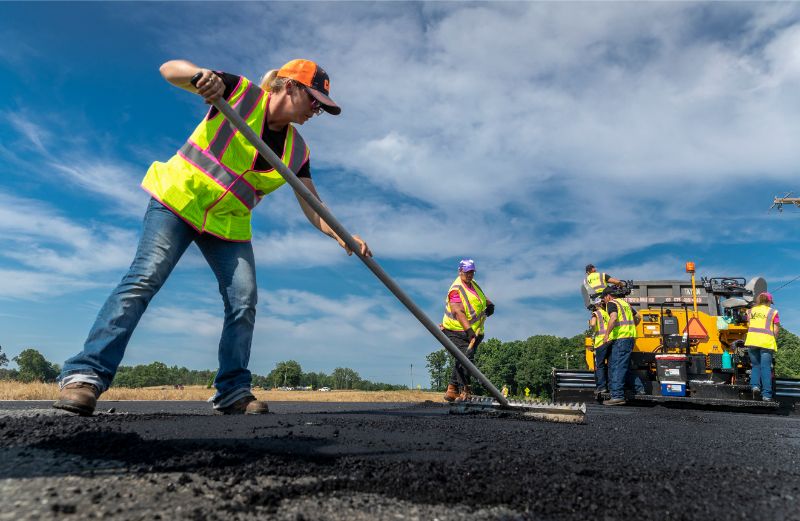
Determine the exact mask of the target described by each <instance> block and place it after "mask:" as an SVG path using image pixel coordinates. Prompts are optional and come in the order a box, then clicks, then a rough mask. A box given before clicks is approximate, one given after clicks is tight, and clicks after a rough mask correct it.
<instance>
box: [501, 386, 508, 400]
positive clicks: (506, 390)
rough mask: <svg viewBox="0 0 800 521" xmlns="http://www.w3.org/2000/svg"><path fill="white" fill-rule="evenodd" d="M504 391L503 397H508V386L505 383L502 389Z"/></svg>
mask: <svg viewBox="0 0 800 521" xmlns="http://www.w3.org/2000/svg"><path fill="white" fill-rule="evenodd" d="M500 392H501V393H503V398H508V386H507V385H504V386H503V388H502V389H501V390H500Z"/></svg>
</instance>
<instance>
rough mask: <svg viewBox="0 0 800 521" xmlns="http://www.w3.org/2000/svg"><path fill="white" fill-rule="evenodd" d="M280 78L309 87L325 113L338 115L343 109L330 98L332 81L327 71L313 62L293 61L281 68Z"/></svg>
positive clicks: (309, 90) (309, 91) (310, 92)
mask: <svg viewBox="0 0 800 521" xmlns="http://www.w3.org/2000/svg"><path fill="white" fill-rule="evenodd" d="M278 78H291V79H293V80H295V81H297V82H299V83H302V84H303V85H305V86H306V87H308V93H309V94H311V95H312V96H314V98H316V100H317V101H319V104H320V105H321V106H322V108H323V109H324V110H325V112H327V113H329V114H333V115H337V114H339V113H340V112H342V109H341V108H340V107H339V105H337V104H336V103H335V102H334V101H333V100H332V99H331V98H330V97H329V95H328V94H329V93H330V89H331V80H330V78H329V77H328V73H327V72H325V69H323V68H322V67H320V66H319V65H317V64H316V63H314V62H312V61H311V60H292V61H290V62H288V63H287V64H286V65H284V66H283V67H281V68H280V70H279V71H278Z"/></svg>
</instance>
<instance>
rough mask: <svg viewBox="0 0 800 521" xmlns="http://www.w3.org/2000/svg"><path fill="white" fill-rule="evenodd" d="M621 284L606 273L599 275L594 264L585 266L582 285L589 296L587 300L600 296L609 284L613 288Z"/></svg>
mask: <svg viewBox="0 0 800 521" xmlns="http://www.w3.org/2000/svg"><path fill="white" fill-rule="evenodd" d="M622 283H623V282H622V281H621V280H619V279H615V278H614V277H612V276H611V275H609V274H608V273H599V272H598V271H597V268H595V267H594V264H587V265H586V278H585V279H583V285H584V287H586V292H587V293H588V294H589V299H591V298H592V297H594V296H598V295H600V293H602V292H603V290H604V289H606V288H607V287H608V285H609V284H613V285H615V286H618V285H621V284H622Z"/></svg>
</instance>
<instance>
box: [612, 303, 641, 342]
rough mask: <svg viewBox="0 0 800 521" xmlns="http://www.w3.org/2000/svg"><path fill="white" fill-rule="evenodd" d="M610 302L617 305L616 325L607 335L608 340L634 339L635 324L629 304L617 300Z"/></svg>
mask: <svg viewBox="0 0 800 521" xmlns="http://www.w3.org/2000/svg"><path fill="white" fill-rule="evenodd" d="M612 302H614V303H615V304H616V305H617V323H616V324H615V325H614V329H613V330H612V331H611V333H610V334H609V335H608V338H609V340H616V339H617V338H636V322H635V321H634V320H633V310H632V309H631V306H630V304H628V303H627V302H625V301H624V300H622V299H618V298H615V299H614V300H612Z"/></svg>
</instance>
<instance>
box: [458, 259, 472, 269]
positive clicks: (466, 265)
mask: <svg viewBox="0 0 800 521" xmlns="http://www.w3.org/2000/svg"><path fill="white" fill-rule="evenodd" d="M458 271H475V261H474V260H472V259H461V262H459V263H458Z"/></svg>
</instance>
